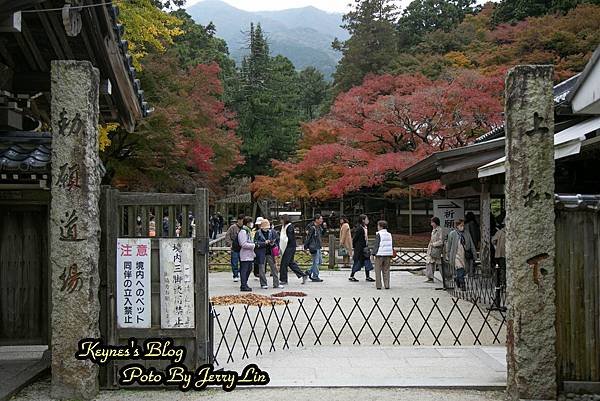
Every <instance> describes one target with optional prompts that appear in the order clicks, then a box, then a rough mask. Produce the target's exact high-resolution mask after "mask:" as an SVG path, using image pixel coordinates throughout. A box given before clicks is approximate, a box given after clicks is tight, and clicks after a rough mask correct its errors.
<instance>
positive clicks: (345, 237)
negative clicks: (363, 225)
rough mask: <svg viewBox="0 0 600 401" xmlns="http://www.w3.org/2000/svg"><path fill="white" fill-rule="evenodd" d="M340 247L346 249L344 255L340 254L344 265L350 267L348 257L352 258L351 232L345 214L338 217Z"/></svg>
mask: <svg viewBox="0 0 600 401" xmlns="http://www.w3.org/2000/svg"><path fill="white" fill-rule="evenodd" d="M342 247H343V248H344V249H345V250H346V252H345V255H344V256H342V259H343V263H344V267H348V268H350V259H351V258H352V233H351V232H350V223H349V222H348V218H347V217H346V216H342V217H341V218H340V249H341V248H342ZM342 252H343V251H342Z"/></svg>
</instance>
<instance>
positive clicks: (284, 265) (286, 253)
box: [279, 215, 308, 285]
mask: <svg viewBox="0 0 600 401" xmlns="http://www.w3.org/2000/svg"><path fill="white" fill-rule="evenodd" d="M279 245H280V246H281V252H283V254H282V256H281V265H280V266H279V282H280V283H281V284H282V285H286V284H287V281H288V271H287V270H288V266H289V268H290V269H291V270H292V271H293V272H294V273H296V276H297V277H298V278H301V279H302V284H305V283H306V279H307V278H308V276H307V275H306V273H304V272H303V271H302V270H301V269H300V267H299V266H298V263H296V261H295V260H294V256H296V246H297V245H296V229H295V228H294V225H293V224H292V222H291V220H290V218H289V216H288V215H283V216H282V217H281V235H280V236H279Z"/></svg>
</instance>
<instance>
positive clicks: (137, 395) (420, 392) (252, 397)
mask: <svg viewBox="0 0 600 401" xmlns="http://www.w3.org/2000/svg"><path fill="white" fill-rule="evenodd" d="M49 394H50V380H45V381H42V382H38V383H36V384H34V385H33V386H30V387H28V388H27V389H25V390H23V391H22V392H21V393H20V394H19V395H17V396H16V397H15V398H14V399H13V400H14V401H46V400H49V399H50V397H49ZM173 399H174V400H185V401H202V400H211V401H264V400H286V401H314V400H327V401H349V400H360V401H504V391H476V390H464V389H455V390H448V389H416V388H298V387H291V388H253V389H236V390H235V391H233V392H231V393H226V392H224V391H221V390H216V389H209V390H206V391H200V392H195V391H190V392H188V393H179V392H176V391H166V390H165V391H154V390H146V391H143V390H141V391H140V390H121V391H102V392H100V395H99V396H98V397H97V398H96V399H95V400H96V401H163V400H173Z"/></svg>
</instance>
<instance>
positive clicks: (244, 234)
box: [238, 217, 256, 292]
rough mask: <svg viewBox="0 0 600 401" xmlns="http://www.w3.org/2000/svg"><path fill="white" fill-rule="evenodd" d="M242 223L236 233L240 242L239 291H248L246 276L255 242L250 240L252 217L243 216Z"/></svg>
mask: <svg viewBox="0 0 600 401" xmlns="http://www.w3.org/2000/svg"><path fill="white" fill-rule="evenodd" d="M242 222H243V223H242V224H243V225H242V228H241V230H240V232H239V234H238V242H239V244H240V264H241V266H240V279H241V285H240V291H243V292H249V291H252V288H250V287H249V286H248V278H249V277H250V272H251V271H252V263H254V258H255V257H256V255H255V253H254V248H255V246H256V245H255V244H254V241H252V233H251V228H250V226H251V225H252V217H244V220H243V221H242Z"/></svg>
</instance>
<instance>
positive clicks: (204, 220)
mask: <svg viewBox="0 0 600 401" xmlns="http://www.w3.org/2000/svg"><path fill="white" fill-rule="evenodd" d="M194 219H195V221H196V238H195V249H196V251H195V253H194V270H195V274H196V279H195V281H194V285H195V287H196V309H195V310H196V341H197V342H198V347H197V351H198V352H197V353H196V366H200V365H202V364H204V363H208V362H209V360H210V358H209V351H210V350H211V344H209V341H210V337H209V333H208V329H209V327H208V326H209V325H208V320H209V303H208V243H209V236H208V190H207V189H204V188H202V189H196V202H195V205H194Z"/></svg>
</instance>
